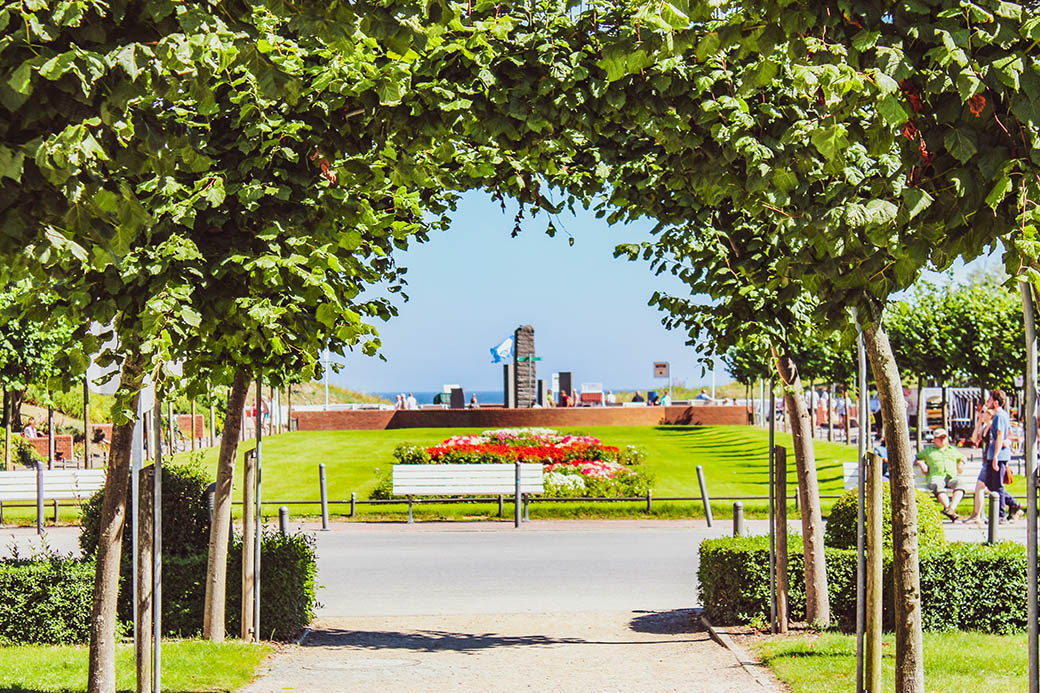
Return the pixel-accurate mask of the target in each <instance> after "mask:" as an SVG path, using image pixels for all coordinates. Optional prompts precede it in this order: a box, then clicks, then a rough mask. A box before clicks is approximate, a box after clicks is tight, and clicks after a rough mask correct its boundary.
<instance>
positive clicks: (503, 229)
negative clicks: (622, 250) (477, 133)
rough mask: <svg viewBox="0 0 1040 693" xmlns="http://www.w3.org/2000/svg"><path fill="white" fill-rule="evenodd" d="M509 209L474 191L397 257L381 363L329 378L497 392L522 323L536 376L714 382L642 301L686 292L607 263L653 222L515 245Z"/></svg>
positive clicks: (541, 222)
mask: <svg viewBox="0 0 1040 693" xmlns="http://www.w3.org/2000/svg"><path fill="white" fill-rule="evenodd" d="M516 209H517V207H516V204H515V203H510V204H508V205H507V209H506V212H505V213H503V212H502V210H501V208H500V206H499V204H498V203H497V202H493V201H492V200H491V198H490V196H489V195H488V194H487V193H482V192H471V193H469V194H468V195H466V196H465V197H464V198H463V201H462V203H461V204H460V206H459V209H458V211H457V212H456V213H455V214H454V221H453V224H452V228H451V229H450V230H449V231H446V232H442V233H438V234H435V235H434V236H432V237H431V239H430V241H429V242H428V243H425V244H419V245H415V246H413V247H412V248H411V249H410V250H409V251H408V252H406V253H402V254H401V255H400V257H399V262H400V264H402V265H403V266H405V267H407V268H408V275H407V277H408V287H407V289H406V292H407V293H408V295H409V297H410V300H409V301H408V302H407V303H403V304H400V306H399V307H400V315H398V317H397V318H394V319H393V320H391V321H390V322H388V323H383V324H382V325H381V326H380V327H379V332H380V336H381V338H382V341H383V349H382V353H383V355H384V356H385V357H386V359H387V360H386V361H385V362H384V361H380V360H379V359H377V358H371V357H366V356H363V355H361V354H359V353H358V354H349V355H348V356H347V358H346V359H343V360H342V362H343V363H344V368H343V369H342V370H341V371H340V373H338V374H336V373H334V374H333V375H332V377H331V382H333V383H334V384H338V385H344V386H346V387H350V388H352V389H356V390H361V391H366V392H392V391H413V392H424V391H439V390H440V389H441V386H442V385H444V384H446V383H458V384H461V385H462V386H463V387H464V388H465V389H466V390H467V391H472V390H501V387H502V366H501V365H492V364H491V358H490V353H489V350H490V348H491V347H492V346H495V345H497V344H498V343H499V342H501V341H502V340H503V339H505V338H506V337H508V336H510V335H512V333H513V330H514V329H516V328H517V327H518V326H520V325H525V324H530V325H533V326H534V329H535V349H536V352H537V354H538V355H539V356H540V357H541V358H542V359H543V360H542V361H541V362H539V363H538V377H540V378H541V377H544V378H546V379H548V378H549V377H551V374H552V373H553V372H555V371H565V370H570V371H572V372H573V373H574V377H575V382H576V383H582V382H601V383H603V385H604V386H605V387H606V388H610V389H615V390H616V389H625V390H630V389H644V390H645V389H652V388H654V387H656V386H660V385H662V384H664V381H662V380H655V379H654V378H653V377H652V375H651V364H652V363H653V362H654V361H669V362H670V363H671V366H672V377H673V378H674V379H676V380H677V381H683V382H685V383H686V384H687V385H688V386H691V387H693V386H700V385H708V384H709V383H710V382H711V373H710V372H707V373H702V367H701V364H700V363H699V362H698V354H697V351H696V350H695V349H693V348H692V347H688V346H686V345H685V341H686V338H685V335H684V334H682V333H680V332H675V331H669V330H667V329H665V328H664V326H663V325H662V324H661V313H660V312H659V311H658V310H657V309H655V308H651V307H650V306H648V305H647V301H648V300H649V298H650V296H651V295H652V294H653V292H654V291H655V290H661V291H666V292H671V293H675V294H685V292H684V288H683V286H682V284H681V283H680V282H678V281H677V280H676V279H674V278H673V277H671V276H670V275H661V276H654V275H653V274H652V273H651V272H650V270H649V265H648V264H646V263H644V262H641V261H640V262H629V261H627V260H621V259H614V257H613V249H614V246H615V245H617V244H618V243H638V242H640V241H643V240H648V239H650V238H651V235H650V227H651V224H650V223H649V222H640V223H636V224H629V225H614V226H611V225H609V224H607V222H606V221H604V220H601V219H596V218H595V216H594V215H593V214H591V213H585V212H579V213H578V214H576V215H570V214H562V215H560V218H559V219H558V220H557V227H558V228H559V229H560V232H559V233H558V234H557V236H556V237H555V238H549V237H548V236H546V235H545V225H546V222H547V218H546V216H545V215H544V214H540V215H539V216H537V217H535V218H534V219H531V218H528V219H527V220H526V221H525V222H524V230H523V232H522V233H521V234H520V235H519V236H518V237H517V238H511V237H510V232H511V231H512V228H513V215H514V214H515V213H516ZM564 230H566V231H567V232H569V233H570V234H571V235H572V236H573V237H574V245H573V246H570V245H568V242H567V235H566V233H564V232H563V231H564ZM999 265H1000V261H999V258H996V257H991V258H980V259H979V260H976V261H975V262H973V263H971V264H970V265H968V266H967V267H966V266H964V265H963V263H960V262H958V263H957V264H956V265H955V268H954V269H955V271H954V273H955V275H956V276H957V277H964V276H966V275H967V274H968V272H969V271H970V270H971V269H972V268H977V267H986V268H991V267H998V266H999ZM929 276H930V278H931V279H932V280H933V281H940V282H941V281H944V280H945V277H944V276H942V275H937V274H935V273H929ZM334 358H337V360H339V359H338V357H334ZM716 374H717V375H716V377H717V382H718V383H719V384H722V383H725V382H730V381H731V380H732V378H730V376H729V375H728V374H727V373H725V369H724V367H723V366H722V364H721V363H719V365H718V367H717V371H716Z"/></svg>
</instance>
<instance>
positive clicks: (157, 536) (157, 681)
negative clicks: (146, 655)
mask: <svg viewBox="0 0 1040 693" xmlns="http://www.w3.org/2000/svg"><path fill="white" fill-rule="evenodd" d="M152 436H153V437H154V438H155V466H154V468H153V469H154V472H153V473H154V476H153V477H152V484H153V489H152V499H153V502H152V503H153V504H152V513H153V517H152V532H153V534H152V537H153V540H152V541H153V547H152V561H153V563H152V637H153V638H154V639H155V641H154V644H153V646H152V690H153V691H155V692H156V693H158V692H159V691H161V690H162V578H163V571H162V546H163V544H162V443H161V442H160V441H161V440H162V438H161V436H162V403H161V402H160V401H159V392H158V390H156V393H155V407H154V408H153V410H152Z"/></svg>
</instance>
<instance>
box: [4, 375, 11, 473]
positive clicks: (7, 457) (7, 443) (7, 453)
mask: <svg viewBox="0 0 1040 693" xmlns="http://www.w3.org/2000/svg"><path fill="white" fill-rule="evenodd" d="M10 394H11V393H10V391H9V390H8V389H7V388H6V387H5V388H4V433H5V436H4V471H5V472H6V471H9V470H10V469H11V399H10Z"/></svg>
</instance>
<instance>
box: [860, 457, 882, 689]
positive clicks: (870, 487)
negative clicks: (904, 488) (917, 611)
mask: <svg viewBox="0 0 1040 693" xmlns="http://www.w3.org/2000/svg"><path fill="white" fill-rule="evenodd" d="M864 457H866V459H867V464H866V465H865V466H866V468H867V479H866V498H867V505H866V509H865V519H866V545H867V569H866V585H865V587H864V591H865V594H866V604H865V606H864V609H863V610H864V613H865V620H864V630H865V633H864V649H863V684H864V686H865V688H864V689H863V690H867V691H870V692H871V693H880V692H881V691H882V690H883V688H882V685H881V657H882V654H881V627H882V622H881V611H882V582H883V580H884V566H883V563H882V558H881V556H882V551H883V550H884V548H883V545H882V532H881V525H882V521H883V518H882V511H881V458H879V457H878V456H877V455H875V454H873V453H867V454H866V455H865V456H864Z"/></svg>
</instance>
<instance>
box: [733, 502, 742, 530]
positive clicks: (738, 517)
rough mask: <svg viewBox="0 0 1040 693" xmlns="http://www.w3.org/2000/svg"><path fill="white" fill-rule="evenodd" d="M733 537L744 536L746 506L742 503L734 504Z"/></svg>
mask: <svg viewBox="0 0 1040 693" xmlns="http://www.w3.org/2000/svg"><path fill="white" fill-rule="evenodd" d="M733 536H735V537H742V536H744V504H743V503H741V502H740V501H734V502H733Z"/></svg>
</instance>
